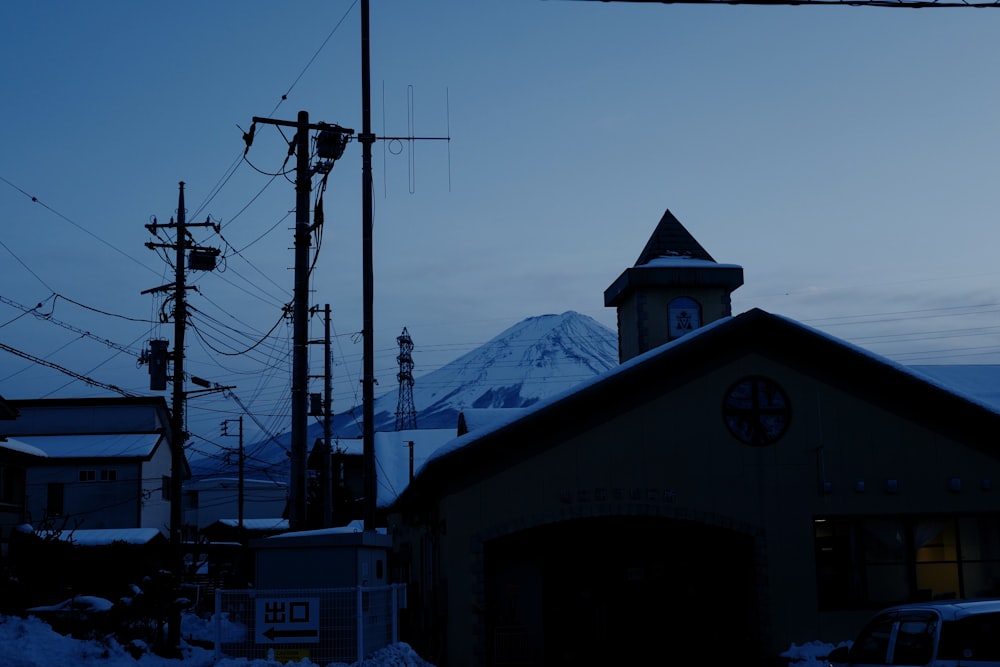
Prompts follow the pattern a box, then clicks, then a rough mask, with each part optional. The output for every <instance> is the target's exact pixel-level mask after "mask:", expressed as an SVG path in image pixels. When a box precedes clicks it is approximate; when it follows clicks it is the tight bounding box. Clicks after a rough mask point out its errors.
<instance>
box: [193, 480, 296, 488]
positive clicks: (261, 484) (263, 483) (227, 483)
mask: <svg viewBox="0 0 1000 667" xmlns="http://www.w3.org/2000/svg"><path fill="white" fill-rule="evenodd" d="M239 484H240V479H239V477H209V478H206V479H199V480H197V481H194V482H185V483H184V489H185V490H186V491H212V490H216V489H225V490H228V489H235V488H238V487H239ZM287 486H288V483H287V482H283V481H279V480H274V479H245V480H243V487H244V488H246V489H270V488H274V489H282V490H283V489H285V488H286V487H287Z"/></svg>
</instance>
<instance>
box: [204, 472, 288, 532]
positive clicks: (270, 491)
mask: <svg viewBox="0 0 1000 667" xmlns="http://www.w3.org/2000/svg"><path fill="white" fill-rule="evenodd" d="M184 493H185V495H187V494H191V493H196V494H198V504H197V507H190V506H186V507H185V511H184V523H185V524H187V525H191V526H196V527H197V528H198V530H201V529H203V528H205V527H206V526H209V525H211V524H213V523H215V522H216V521H218V520H219V519H236V518H238V517H239V514H240V507H239V481H238V480H235V479H219V480H205V481H203V482H198V483H196V484H191V485H185V486H184ZM243 496H244V498H243V517H244V518H245V519H268V518H272V517H280V516H281V514H282V512H284V510H285V502H286V499H287V490H286V488H285V486H284V485H282V484H278V483H272V482H265V481H260V480H249V481H246V482H244V491H243Z"/></svg>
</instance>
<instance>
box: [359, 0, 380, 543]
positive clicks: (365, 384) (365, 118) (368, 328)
mask: <svg viewBox="0 0 1000 667" xmlns="http://www.w3.org/2000/svg"><path fill="white" fill-rule="evenodd" d="M368 5H369V0H361V128H362V129H361V134H359V135H358V141H360V142H361V252H362V262H361V273H362V275H361V286H362V292H363V301H364V320H363V322H362V327H361V335H362V338H363V343H364V349H363V352H362V354H363V356H364V359H363V362H362V379H361V389H362V391H361V400H362V403H363V405H362V410H361V414H362V419H363V422H362V431H361V437H362V458H363V460H364V461H363V465H364V478H365V479H364V490H365V491H364V492H365V499H364V513H363V514H364V527H365V528H364V529H365V530H366V531H373V530H375V507H376V500H377V499H376V497H375V496H376V494H377V493H378V485H377V483H376V480H375V361H374V359H373V357H374V354H375V341H374V332H373V329H374V326H373V323H374V315H373V313H374V310H375V307H374V300H375V299H374V295H375V289H374V273H373V270H372V145H373V144H374V143H375V135H374V134H372V99H371V98H372V84H371V45H370V43H369V30H370V25H369V24H370V18H369V11H368Z"/></svg>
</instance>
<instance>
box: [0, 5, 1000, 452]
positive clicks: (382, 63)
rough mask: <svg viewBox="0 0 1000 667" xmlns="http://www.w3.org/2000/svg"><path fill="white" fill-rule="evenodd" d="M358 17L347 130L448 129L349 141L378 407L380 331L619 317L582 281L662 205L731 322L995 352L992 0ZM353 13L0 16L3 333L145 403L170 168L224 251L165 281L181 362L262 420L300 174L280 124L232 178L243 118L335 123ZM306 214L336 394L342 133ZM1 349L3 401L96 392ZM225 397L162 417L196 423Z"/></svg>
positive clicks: (343, 350)
mask: <svg viewBox="0 0 1000 667" xmlns="http://www.w3.org/2000/svg"><path fill="white" fill-rule="evenodd" d="M371 19H372V20H371V53H372V126H373V129H374V131H375V132H376V133H377V134H379V135H380V136H406V135H408V134H409V133H410V132H411V129H412V131H413V133H414V134H415V135H417V136H425V137H445V136H450V141H442V140H427V141H418V142H413V143H412V144H410V145H405V144H404V145H401V146H398V148H401V149H402V152H400V153H399V154H398V155H397V154H395V153H396V152H398V151H396V150H395V149H396V148H397V147H396V146H392V145H390V144H389V142H378V143H377V144H376V146H375V149H374V162H373V177H374V248H375V252H374V265H375V266H374V269H375V322H374V325H375V343H374V344H375V349H376V359H375V371H376V376H377V377H378V379H379V381H380V384H379V386H378V387H377V393H382V392H384V391H393V390H394V388H395V382H396V372H397V370H398V368H397V365H396V354H397V352H398V349H397V347H396V341H395V338H396V336H397V335H398V334H399V333H400V331H401V330H402V328H403V327H407V329H408V331H409V333H410V335H411V336H412V337H413V340H414V343H415V349H414V361H415V365H416V366H415V371H416V375H417V377H418V381H419V376H420V374H422V373H427V372H429V371H431V370H433V369H434V368H436V367H438V366H439V365H441V364H443V363H446V362H447V361H450V360H452V359H454V358H456V357H458V356H460V355H461V354H463V353H464V352H466V351H468V350H470V349H472V348H474V347H476V346H477V345H479V344H481V343H483V342H485V341H487V340H489V339H490V338H492V337H493V336H495V335H496V334H498V333H499V332H501V331H502V330H503V329H505V328H507V327H508V326H511V325H513V324H515V323H516V322H518V321H520V320H521V319H523V318H525V317H530V316H534V315H541V314H545V313H559V312H563V311H566V310H576V311H579V312H582V313H585V314H587V315H590V316H592V317H594V318H596V319H598V320H599V321H601V322H602V323H604V324H606V325H607V326H609V327H612V328H613V327H614V323H615V314H614V311H613V310H612V309H608V308H605V307H604V305H603V291H604V289H605V288H607V287H608V285H610V284H611V282H612V281H613V280H614V279H615V278H616V277H617V276H618V275H619V273H621V271H622V270H623V269H625V268H626V267H628V266H631V265H632V263H633V262H634V261H635V259H636V257H637V256H638V254H639V252H640V251H641V249H642V247H643V245H644V244H645V242H646V240H647V239H648V237H649V235H650V234H651V233H652V231H653V228H654V226H655V224H656V222H657V221H658V220H659V218H660V216H661V215H662V214H663V211H664V209H667V208H669V209H670V210H671V211H672V212H673V213H674V214H675V215H676V216H677V217H678V218H679V219H680V220H681V222H682V223H684V224H685V226H686V227H687V228H688V229H689V231H691V233H692V234H694V236H695V237H696V238H697V239H698V240H699V241H700V242H701V243H702V245H703V246H704V247H705V248H706V249H707V250H708V251H709V252H710V253H711V254H712V255H713V256H714V257H715V259H716V260H718V261H719V262H723V263H736V264H741V265H742V266H743V267H744V271H745V278H746V284H745V285H744V286H743V287H741V288H740V289H739V290H737V291H736V293H735V294H734V295H733V307H734V311H735V312H742V311H744V310H747V309H749V308H753V307H760V308H764V309H765V310H768V311H771V312H775V313H779V314H782V315H786V316H789V317H792V318H795V319H798V320H800V321H802V322H804V323H806V324H810V325H812V326H816V327H817V328H820V329H823V330H824V331H827V332H829V333H831V334H833V335H835V336H838V337H841V338H844V339H846V340H848V341H850V342H852V343H855V344H858V345H860V346H862V347H865V348H867V349H869V350H872V351H873V352H876V353H879V354H884V355H886V356H888V357H890V358H892V359H894V360H897V361H900V362H902V363H907V364H928V363H975V364H980V363H1000V325H998V323H997V314H996V313H997V311H998V310H1000V290H998V288H997V286H998V283H1000V269H998V268H997V261H996V257H997V250H996V249H997V247H998V246H1000V238H998V237H1000V226H998V225H997V224H996V215H997V213H996V212H997V211H998V210H1000V188H997V187H996V185H995V173H996V164H997V157H996V156H997V155H1000V131H998V130H997V127H996V123H995V117H996V109H997V107H998V102H1000V100H998V95H1000V93H998V90H997V87H996V82H995V77H996V72H997V71H998V70H1000V49H997V48H996V27H997V25H998V24H997V22H998V21H1000V11H990V10H988V9H987V10H976V9H924V10H909V9H880V8H870V7H778V8H774V7H767V8H765V7H739V6H697V5H660V4H649V5H647V4H630V3H602V2H574V1H571V0H565V1H563V0H560V1H551V0H505V1H503V2H501V1H500V0H489V1H487V0H481V1H478V2H475V3H470V2H461V1H459V0H421V2H412V1H405V0H379V1H377V2H373V3H372V13H371ZM359 26H360V20H359V6H358V5H357V4H355V3H354V2H353V1H351V0H343V1H341V0H323V1H322V2H320V1H315V2H310V1H301V2H295V3H274V2H263V1H259V0H246V1H243V2H240V3H221V2H217V3H201V2H191V1H180V2H173V3H134V2H125V1H115V2H112V1H104V2H94V3H76V2H66V1H58V2H57V1H48V2H10V3H3V5H2V6H0V63H2V65H0V85H2V90H3V100H4V104H3V120H4V122H3V123H2V124H0V146H3V150H2V151H0V179H2V180H0V211H2V214H3V223H2V232H0V242H2V245H0V286H2V288H0V297H2V300H0V343H3V344H4V345H7V346H9V347H12V348H16V349H17V350H20V351H22V352H25V353H27V354H30V355H32V356H34V357H38V358H42V359H45V360H47V361H48V362H50V363H52V364H55V365H59V366H62V367H65V368H68V369H71V370H72V371H74V372H76V373H79V374H81V375H86V376H88V377H92V378H94V379H96V380H99V381H101V382H103V383H107V384H113V385H115V386H118V387H121V388H123V389H126V390H129V391H134V392H137V393H147V391H148V376H147V374H146V369H145V368H139V367H137V365H136V355H137V353H138V352H139V351H140V350H141V349H142V348H143V347H144V346H145V341H147V340H149V339H150V338H154V337H162V338H168V339H170V338H172V325H171V324H170V323H165V324H151V323H150V322H151V321H152V322H156V321H157V319H158V312H159V309H160V308H161V306H162V303H161V300H157V299H154V297H152V296H150V295H148V294H147V295H143V294H141V292H142V291H143V290H147V289H150V288H152V287H156V286H159V285H163V284H166V283H169V282H171V281H172V280H173V277H172V274H171V269H170V268H169V266H168V265H167V263H166V262H165V261H164V259H163V258H162V257H161V256H160V255H158V254H157V253H156V252H154V251H153V250H150V249H148V248H147V247H146V246H145V243H146V242H148V241H153V240H155V239H153V237H152V236H151V235H150V234H149V233H148V231H147V230H146V229H145V227H144V225H145V224H146V223H148V222H150V220H151V217H152V216H156V217H157V219H158V220H159V222H161V223H162V222H166V221H167V220H168V219H169V218H170V217H171V216H173V215H175V209H176V206H177V184H178V182H179V181H184V182H185V183H186V187H185V196H186V205H187V206H186V207H187V219H188V221H189V222H200V221H204V220H205V219H206V218H209V217H210V218H211V220H213V221H215V222H218V223H219V224H220V225H221V226H222V238H220V237H219V236H215V235H213V234H210V233H208V232H207V231H204V230H196V231H195V232H194V234H195V238H196V240H197V241H198V242H199V243H201V244H202V245H206V246H214V247H220V248H222V249H223V251H224V255H225V256H226V260H225V262H224V267H225V270H224V271H223V270H220V271H216V272H213V273H199V274H193V275H192V276H191V278H190V280H191V282H192V283H193V284H195V285H196V286H197V288H198V289H197V291H196V292H191V293H190V294H189V303H190V304H191V306H192V308H194V309H196V314H195V316H194V319H195V321H196V324H197V326H198V332H197V333H193V332H192V333H189V335H188V346H187V351H188V362H187V367H186V370H188V371H189V372H190V373H193V374H195V375H198V376H200V377H205V378H207V379H210V380H211V381H213V382H218V383H221V384H225V385H235V386H236V387H237V389H236V392H235V393H236V394H237V395H238V396H239V398H240V400H241V401H243V403H244V404H246V405H248V406H249V407H251V409H252V411H254V412H255V414H256V415H257V418H258V420H259V421H260V425H263V426H266V427H267V428H268V429H272V430H275V431H278V430H287V428H288V426H287V394H288V386H289V385H288V377H289V366H288V355H289V350H290V338H291V326H290V322H289V321H287V320H282V318H281V306H282V304H284V303H287V302H289V301H290V300H291V291H292V284H293V283H292V272H291V270H290V267H291V266H292V265H293V261H294V258H293V251H292V245H293V237H292V227H293V224H294V214H292V213H290V211H292V209H293V208H294V206H295V192H294V187H293V184H292V182H291V180H289V179H290V178H291V176H289V178H284V177H280V176H279V177H278V178H271V177H270V176H268V175H266V174H268V173H274V172H276V171H278V170H279V169H280V168H281V166H282V163H283V161H284V159H285V157H286V153H287V144H286V143H285V141H286V138H283V137H282V136H281V135H279V134H278V132H277V130H276V129H275V128H273V127H265V126H259V127H258V128H257V137H256V140H255V142H254V145H253V147H252V148H251V149H250V151H249V153H248V155H247V158H248V162H242V161H241V160H240V158H241V155H242V153H243V148H244V145H243V141H242V131H243V130H246V129H248V128H249V126H250V122H251V118H252V117H254V116H263V117H271V118H280V119H286V120H293V119H294V118H295V117H296V115H297V114H298V112H299V110H306V111H308V112H309V114H310V120H312V121H326V122H333V123H339V124H341V125H344V126H346V127H351V128H354V129H358V130H360V128H361V122H362V119H361V81H360V74H361V66H360V39H359V34H360V27H359ZM288 137H290V135H288ZM291 164H294V161H293V162H292V163H290V165H291ZM290 165H289V166H290ZM32 198H34V200H33V199H32ZM325 209H326V222H325V225H324V230H323V235H322V245H321V246H320V252H319V256H318V259H317V265H316V270H315V273H314V277H313V280H312V282H311V286H312V289H313V295H312V302H313V304H315V305H316V306H318V307H320V308H322V307H323V306H324V305H325V304H330V306H331V309H332V312H333V329H334V333H335V336H336V338H335V343H334V349H333V354H334V357H335V366H334V373H335V375H336V382H335V403H334V410H346V409H347V408H348V407H350V406H351V405H353V404H355V403H356V402H359V401H360V392H361V388H360V384H359V383H358V377H359V375H360V368H361V342H360V340H359V338H358V336H357V335H356V334H357V332H359V331H360V329H361V319H362V291H361V150H360V146H359V145H358V144H357V143H352V144H350V145H349V146H348V149H347V152H346V154H345V156H344V158H343V159H342V160H341V161H340V162H338V164H337V166H336V167H335V168H334V170H333V172H332V173H331V175H330V178H329V182H328V187H327V190H326V197H325ZM223 239H224V240H223ZM36 304H42V307H41V308H40V309H39V310H38V311H36V312H38V313H45V314H47V315H48V317H47V318H39V317H36V316H35V315H33V314H30V313H25V310H24V309H25V308H31V307H33V306H35V305H36ZM275 326H276V327H277V328H276V329H275V330H274V334H272V336H271V337H269V338H267V339H266V340H264V342H262V343H260V344H258V345H256V346H255V347H254V349H253V351H252V352H251V353H249V354H247V355H235V354H232V353H233V352H235V351H237V350H241V349H243V348H246V347H250V346H251V345H254V343H256V342H257V341H258V340H259V339H262V338H264V335H265V334H267V332H269V331H271V330H272V328H273V327H275ZM322 331H323V328H322V321H321V319H320V318H314V319H313V321H312V323H311V326H310V335H311V338H320V337H321V336H322ZM321 349H322V348H321V347H315V348H313V368H312V369H311V372H312V373H321V372H322V362H321V358H322V357H321ZM0 355H2V356H0V395H3V396H5V397H9V398H28V397H39V396H81V395H93V394H95V393H106V392H104V391H102V390H97V389H94V388H92V387H88V386H87V385H85V384H83V383H81V382H80V381H76V380H73V379H72V378H71V377H69V376H67V375H65V374H63V373H60V372H58V371H57V370H54V369H52V368H48V367H45V366H43V365H40V364H37V363H33V362H30V361H27V360H25V359H23V358H21V357H18V356H16V355H13V354H10V353H9V352H6V351H2V350H0ZM311 390H312V391H321V390H322V384H321V382H320V381H318V380H317V381H315V385H314V386H313V387H312V388H311ZM166 395H167V396H168V397H169V393H167V394H166ZM418 408H419V406H418ZM238 413H239V411H238V408H237V406H236V405H235V404H234V402H233V401H231V400H225V399H221V398H220V399H218V400H216V399H208V398H205V399H201V400H200V402H198V401H192V402H191V404H190V406H189V415H190V418H191V420H192V421H193V422H194V421H196V422H197V423H198V427H197V429H198V433H199V436H200V438H202V439H203V440H206V441H210V440H212V439H213V438H214V439H216V440H218V438H216V437H215V436H217V434H218V429H217V424H218V423H219V422H220V421H222V420H223V419H229V418H235V417H237V416H238ZM256 426H258V425H257V424H251V423H249V422H248V423H247V427H248V428H249V429H254V428H255V427H256ZM230 432H232V431H230ZM248 437H252V436H248ZM225 444H228V445H232V444H233V443H231V442H225Z"/></svg>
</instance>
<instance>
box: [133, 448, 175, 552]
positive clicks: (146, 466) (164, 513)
mask: <svg viewBox="0 0 1000 667" xmlns="http://www.w3.org/2000/svg"><path fill="white" fill-rule="evenodd" d="M172 467H173V461H172V456H171V452H170V447H168V446H167V443H166V442H165V441H163V440H161V441H160V443H159V444H158V445H157V446H156V449H154V450H153V454H152V456H150V457H149V460H148V461H146V462H144V463H143V464H142V496H143V502H142V506H141V508H140V511H141V519H140V522H139V528H156V529H158V530H159V531H160V532H162V533H163V534H164V535H169V534H170V497H169V493H164V491H165V489H164V484H167V485H168V486H169V482H168V480H167V479H166V478H169V477H170V475H171V471H172ZM167 491H169V490H168V489H167Z"/></svg>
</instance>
